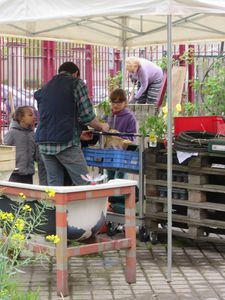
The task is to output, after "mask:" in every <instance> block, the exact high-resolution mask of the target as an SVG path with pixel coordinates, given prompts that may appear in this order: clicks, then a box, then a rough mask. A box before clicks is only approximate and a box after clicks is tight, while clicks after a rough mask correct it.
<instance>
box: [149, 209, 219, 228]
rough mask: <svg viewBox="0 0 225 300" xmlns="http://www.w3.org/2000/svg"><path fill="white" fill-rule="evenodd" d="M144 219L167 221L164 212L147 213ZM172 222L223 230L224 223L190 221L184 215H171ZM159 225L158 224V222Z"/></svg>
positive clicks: (209, 220) (206, 220) (205, 220)
mask: <svg viewBox="0 0 225 300" xmlns="http://www.w3.org/2000/svg"><path fill="white" fill-rule="evenodd" d="M146 217H149V218H151V219H153V220H167V213H164V212H158V213H147V212H146ZM172 220H173V222H179V223H184V224H190V225H195V226H201V227H204V226H205V227H211V228H223V229H225V221H219V220H211V219H201V220H197V219H191V218H189V217H186V216H184V215H176V214H173V216H172ZM158 223H160V222H158Z"/></svg>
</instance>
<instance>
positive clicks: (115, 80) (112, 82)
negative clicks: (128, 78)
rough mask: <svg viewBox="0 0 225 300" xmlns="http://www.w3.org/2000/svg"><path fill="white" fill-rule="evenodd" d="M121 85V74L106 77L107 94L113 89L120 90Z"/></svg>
mask: <svg viewBox="0 0 225 300" xmlns="http://www.w3.org/2000/svg"><path fill="white" fill-rule="evenodd" d="M121 85H122V73H121V72H120V71H119V72H117V73H116V74H115V75H109V76H108V87H109V93H111V92H112V91H113V90H114V89H116V88H120V87H121Z"/></svg>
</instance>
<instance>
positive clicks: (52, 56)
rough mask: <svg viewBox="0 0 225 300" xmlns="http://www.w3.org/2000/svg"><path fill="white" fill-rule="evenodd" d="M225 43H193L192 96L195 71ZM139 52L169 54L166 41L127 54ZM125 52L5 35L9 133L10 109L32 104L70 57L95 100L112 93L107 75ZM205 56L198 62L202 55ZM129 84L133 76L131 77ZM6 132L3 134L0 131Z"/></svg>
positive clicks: (0, 96)
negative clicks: (162, 43)
mask: <svg viewBox="0 0 225 300" xmlns="http://www.w3.org/2000/svg"><path fill="white" fill-rule="evenodd" d="M220 45H221V44H220V43H219V42H218V43H213V44H201V45H200V44H199V45H193V46H194V53H193V55H194V60H195V63H194V64H191V65H188V73H187V79H186V84H185V87H186V89H187V91H188V96H189V100H190V101H193V99H194V92H193V90H192V89H191V87H190V85H189V80H190V79H192V78H193V77H200V78H201V76H203V74H204V71H205V70H204V68H206V69H207V66H209V65H210V63H211V62H212V60H213V59H214V57H216V56H218V54H219V53H220V52H221V48H220V47H221V46H220ZM188 47H189V48H190V47H192V46H190V45H189V46H188V45H174V46H173V55H175V56H177V57H179V56H180V54H182V53H183V52H184V51H187V50H188ZM131 55H133V56H134V55H135V56H139V57H144V58H147V59H149V60H151V61H153V62H156V63H158V62H159V61H160V60H161V59H162V57H163V56H165V55H166V46H165V45H156V46H149V47H143V48H139V49H132V50H128V51H127V52H126V56H131ZM122 60H123V52H122V51H120V50H119V49H114V48H108V47H103V46H91V45H83V44H75V43H69V42H53V41H39V40H33V39H32V40H31V39H22V38H11V37H0V82H1V85H0V106H1V111H0V123H1V124H0V125H1V131H2V132H3V133H4V131H5V128H8V125H9V112H10V109H12V105H10V101H11V102H12V103H13V104H14V106H15V107H17V106H20V105H25V104H26V105H33V106H35V102H34V99H33V96H32V95H33V92H34V90H36V89H38V88H39V87H40V86H41V85H43V84H44V83H45V82H46V81H48V80H49V79H50V78H51V77H52V76H53V75H54V74H56V72H57V69H58V67H59V66H60V64H62V63H63V62H65V61H73V62H75V63H76V64H77V65H78V66H79V68H80V71H81V77H82V78H83V79H84V80H85V81H86V84H87V86H88V90H89V96H90V98H91V99H92V101H93V102H94V103H99V102H101V101H103V100H104V99H105V98H107V96H108V79H109V76H114V75H115V74H117V72H119V71H120V69H121V61H122ZM200 60H201V61H204V64H203V66H204V67H201V68H200V67H199V66H200V64H199V61H200ZM127 88H128V89H129V82H127ZM1 135H2V134H1Z"/></svg>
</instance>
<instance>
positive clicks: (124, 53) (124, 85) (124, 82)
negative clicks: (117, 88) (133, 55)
mask: <svg viewBox="0 0 225 300" xmlns="http://www.w3.org/2000/svg"><path fill="white" fill-rule="evenodd" d="M122 25H123V31H122V39H123V49H122V51H123V60H122V88H123V89H125V87H126V65H125V61H126V37H127V35H126V30H124V26H126V25H127V18H126V17H123V18H122Z"/></svg>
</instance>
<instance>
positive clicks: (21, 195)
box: [19, 192, 27, 200]
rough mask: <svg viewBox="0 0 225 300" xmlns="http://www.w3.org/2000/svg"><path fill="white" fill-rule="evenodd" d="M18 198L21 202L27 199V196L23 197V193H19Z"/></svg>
mask: <svg viewBox="0 0 225 300" xmlns="http://www.w3.org/2000/svg"><path fill="white" fill-rule="evenodd" d="M19 196H20V197H21V198H22V199H23V200H25V199H27V196H26V195H24V193H22V192H20V193H19Z"/></svg>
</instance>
